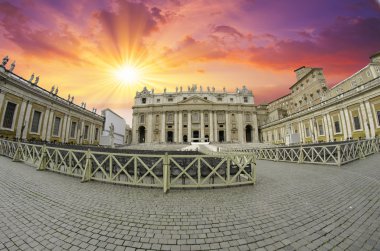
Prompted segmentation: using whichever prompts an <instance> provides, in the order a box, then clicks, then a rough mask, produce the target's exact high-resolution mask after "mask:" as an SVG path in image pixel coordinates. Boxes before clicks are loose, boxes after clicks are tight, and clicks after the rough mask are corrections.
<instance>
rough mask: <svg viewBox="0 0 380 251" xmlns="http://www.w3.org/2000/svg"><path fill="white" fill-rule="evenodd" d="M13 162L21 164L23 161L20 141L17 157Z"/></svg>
mask: <svg viewBox="0 0 380 251" xmlns="http://www.w3.org/2000/svg"><path fill="white" fill-rule="evenodd" d="M12 161H14V162H21V161H22V148H21V142H20V140H19V141H18V142H17V149H16V152H15V155H14V156H13V159H12Z"/></svg>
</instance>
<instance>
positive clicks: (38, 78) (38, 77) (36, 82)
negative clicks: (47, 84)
mask: <svg viewBox="0 0 380 251" xmlns="http://www.w3.org/2000/svg"><path fill="white" fill-rule="evenodd" d="M38 81H40V76H37V77H36V81H35V82H34V85H37V84H38Z"/></svg>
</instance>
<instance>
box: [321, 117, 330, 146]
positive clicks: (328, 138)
mask: <svg viewBox="0 0 380 251" xmlns="http://www.w3.org/2000/svg"><path fill="white" fill-rule="evenodd" d="M322 118H323V130H324V131H325V137H326V142H329V141H330V131H329V126H328V123H327V115H326V114H325V115H323V117H322Z"/></svg>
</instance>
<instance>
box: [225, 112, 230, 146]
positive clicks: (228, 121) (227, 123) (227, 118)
mask: <svg viewBox="0 0 380 251" xmlns="http://www.w3.org/2000/svg"><path fill="white" fill-rule="evenodd" d="M230 134H231V129H230V114H229V112H228V111H226V142H230V141H231V135H230Z"/></svg>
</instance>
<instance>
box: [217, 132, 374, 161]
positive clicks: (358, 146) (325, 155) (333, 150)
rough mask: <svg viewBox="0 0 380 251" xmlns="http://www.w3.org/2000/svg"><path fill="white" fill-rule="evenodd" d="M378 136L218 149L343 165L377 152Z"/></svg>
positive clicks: (226, 151) (265, 156)
mask: <svg viewBox="0 0 380 251" xmlns="http://www.w3.org/2000/svg"><path fill="white" fill-rule="evenodd" d="M379 148H380V138H374V139H368V140H359V141H347V142H333V143H323V144H314V145H299V146H289V147H271V148H233V149H231V148H220V151H222V152H225V153H228V152H249V153H254V155H255V157H256V159H259V160H272V161H284V162H296V163H311V164H324V165H336V166H340V165H344V164H346V163H349V162H351V161H354V160H357V159H362V158H365V156H368V155H371V154H374V153H378V152H379Z"/></svg>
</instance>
